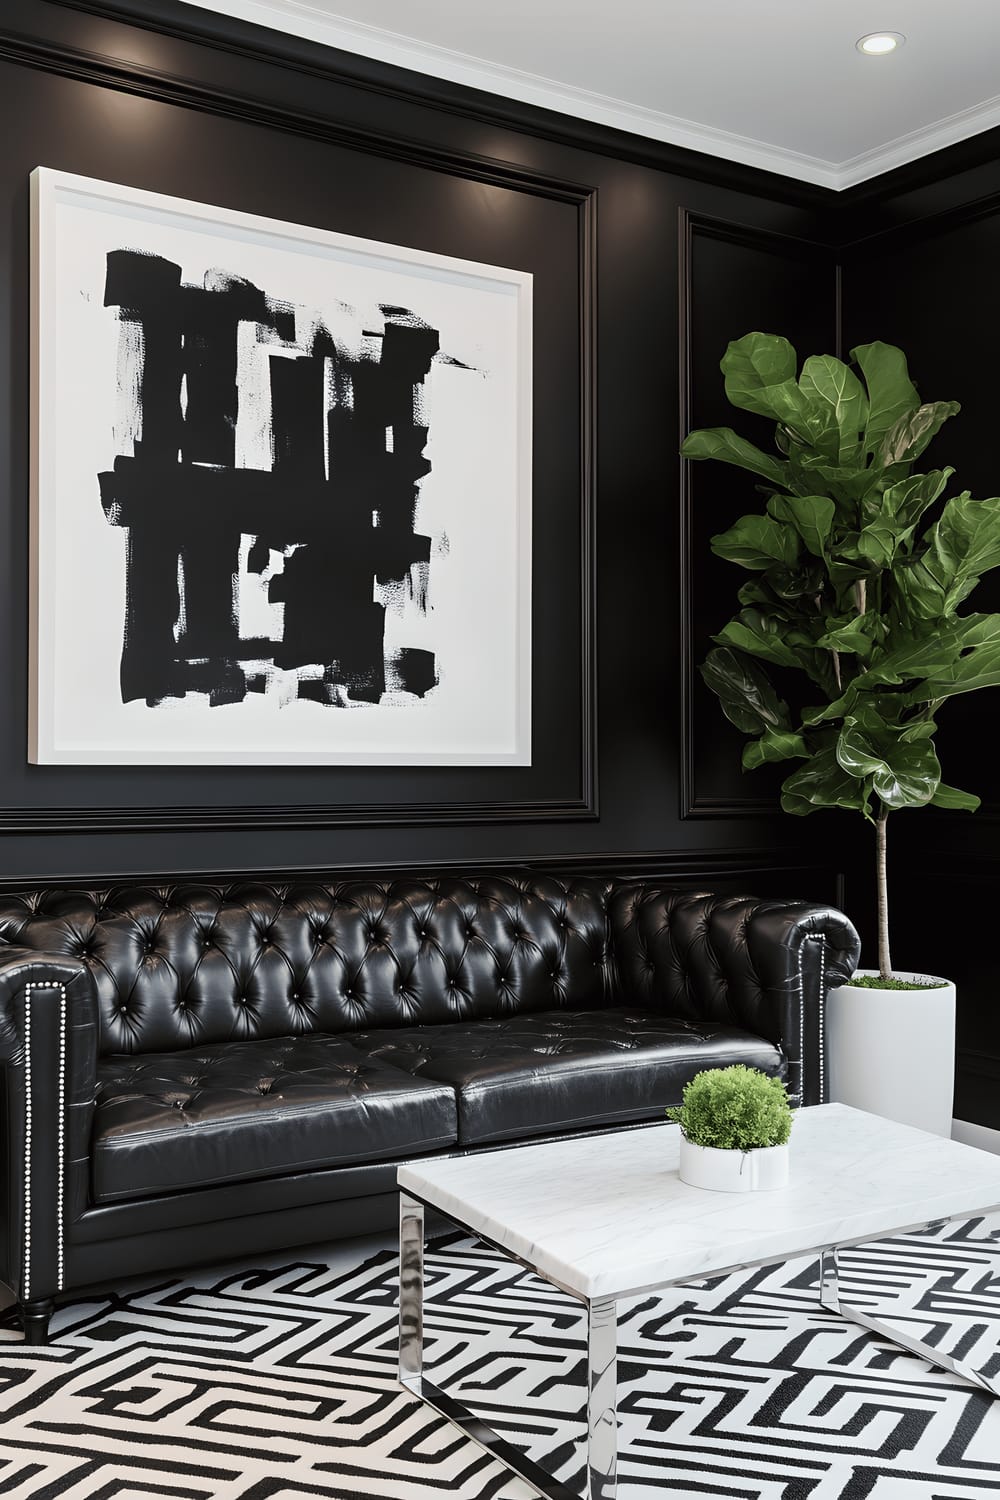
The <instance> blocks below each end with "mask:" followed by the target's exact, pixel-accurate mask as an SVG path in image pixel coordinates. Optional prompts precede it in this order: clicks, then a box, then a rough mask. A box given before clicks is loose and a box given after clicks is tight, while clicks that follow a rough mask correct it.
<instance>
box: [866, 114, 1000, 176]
mask: <svg viewBox="0 0 1000 1500" xmlns="http://www.w3.org/2000/svg"><path fill="white" fill-rule="evenodd" d="M997 125H1000V95H996V96H995V97H994V98H992V99H984V100H983V102H982V103H981V104H973V105H972V106H971V107H970V108H969V109H962V110H959V111H958V113H957V114H954V115H947V116H946V117H945V118H944V119H943V120H935V121H934V122H933V123H932V124H930V125H924V126H921V128H920V129H919V130H911V131H910V132H909V134H908V135H901V136H897V138H896V139H895V140H894V141H887V142H886V144H885V145H884V146H876V147H875V149H874V150H873V151H865V152H862V154H861V155H860V156H853V157H851V159H850V160H849V161H843V162H840V163H839V164H838V166H837V168H836V176H837V184H836V185H837V187H838V188H849V187H854V186H856V184H857V183H859V182H867V181H868V180H869V178H872V177H879V176H881V174H882V173H883V172H890V171H891V170H892V168H893V167H903V166H905V165H906V163H907V162H911V161H917V160H919V158H920V157H921V156H930V154H931V152H932V151H940V150H942V148H943V147H945V146H955V145H957V144H958V142H959V141H967V140H968V139H969V138H970V136H974V135H980V134H981V133H982V132H983V131H984V130H992V129H993V128H994V127H995V126H997Z"/></svg>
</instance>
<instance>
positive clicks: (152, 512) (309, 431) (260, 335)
mask: <svg viewBox="0 0 1000 1500" xmlns="http://www.w3.org/2000/svg"><path fill="white" fill-rule="evenodd" d="M104 301H105V306H107V307H113V308H116V309H117V310H118V318H119V320H120V322H121V330H122V332H121V337H122V340H123V347H127V348H128V349H130V350H131V351H132V355H133V370H134V371H137V376H136V378H135V379H134V380H133V382H132V385H131V386H129V383H128V381H126V380H125V378H124V377H123V375H122V368H121V365H120V368H119V392H118V395H119V401H120V402H128V401H131V403H132V407H133V410H132V412H131V430H132V431H133V432H134V433H135V435H136V436H135V440H134V444H133V451H132V452H131V453H119V455H118V456H117V457H116V459H115V461H114V467H113V470H112V471H111V472H108V473H103V474H101V475H100V492H101V503H102V505H103V508H104V512H105V515H106V517H107V519H108V521H109V523H110V524H111V525H112V526H117V527H122V528H124V530H125V531H126V534H127V547H126V559H127V561H126V568H127V578H126V609H125V622H124V630H123V646H122V657H121V693H122V701H123V702H131V701H136V700H141V701H145V703H146V704H147V705H149V706H150V707H155V706H158V705H160V704H163V703H165V702H167V701H168V700H177V699H181V698H184V697H185V695H187V694H189V693H200V694H206V695H207V699H208V702H209V703H210V704H212V705H220V704H229V703H238V702H241V701H243V700H244V699H247V698H249V697H251V695H259V694H262V693H266V692H267V691H268V689H269V686H270V685H271V684H272V683H273V682H274V681H275V680H277V679H278V678H279V677H280V678H281V681H282V683H283V684H284V691H285V694H286V697H285V701H288V694H289V691H290V693H291V696H292V697H293V698H297V699H300V700H306V701H310V702H314V703H317V704H322V705H326V706H329V707H341V708H343V707H349V706H350V705H352V704H378V703H380V702H382V701H384V700H386V699H388V701H392V702H393V703H400V702H407V701H410V702H412V701H413V700H414V699H419V698H424V697H426V695H427V694H428V693H430V692H431V691H432V690H433V688H434V687H435V685H436V684H437V682H438V680H439V665H438V662H437V660H436V658H435V655H434V653H433V652H431V651H428V650H425V649H420V648H418V647H416V646H403V647H399V646H397V647H395V648H393V649H392V650H389V649H388V648H387V644H386V630H385V615H386V607H387V604H388V605H390V606H391V604H392V602H393V600H394V599H395V600H397V601H398V600H399V599H401V598H403V597H406V598H407V599H408V600H413V601H415V603H416V605H417V606H418V607H419V609H421V610H422V611H423V612H424V613H426V611H427V608H428V603H427V590H428V580H429V570H430V566H431V538H430V537H428V536H424V535H421V534H419V533H418V532H417V530H416V522H415V515H416V504H417V497H418V487H419V483H420V481H421V480H422V479H423V478H424V476H425V475H427V474H428V472H429V470H430V464H429V463H428V461H427V459H426V458H425V456H424V447H425V444H426V442H427V437H428V429H427V427H426V426H425V425H424V424H423V423H422V421H421V417H422V414H423V406H424V402H423V388H424V382H425V380H426V377H427V375H428V372H429V371H430V368H431V364H432V361H434V360H435V359H438V360H445V361H447V362H448V363H450V364H456V363H459V362H458V361H456V360H453V359H451V358H449V357H448V356H447V355H445V354H443V353H442V351H441V350H440V339H439V334H438V332H437V330H435V329H434V328H431V327H429V326H428V325H427V324H426V323H424V322H422V321H421V320H420V318H418V317H417V316H416V315H415V314H414V313H412V312H411V311H409V310H408V309H406V308H400V307H395V306H383V307H382V308H381V309H380V311H381V315H382V319H383V320H384V321H383V326H382V328H381V329H380V330H378V331H374V330H372V331H369V332H367V333H366V334H365V336H364V339H363V341H362V348H361V352H360V355H359V354H358V352H357V350H356V349H355V350H349V349H347V348H345V347H344V344H343V341H342V340H338V338H337V337H335V335H334V334H333V333H332V332H331V331H330V330H329V328H328V327H326V326H325V324H324V323H323V321H322V320H321V319H320V318H318V316H317V315H316V314H315V313H312V312H310V311H309V310H308V309H305V308H301V307H296V306H292V305H290V304H288V303H287V302H283V301H280V300H276V299H273V298H271V297H269V296H268V295H267V294H266V293H265V292H264V291H262V290H261V289H260V288H258V287H256V286H254V285H252V284H251V283H250V282H248V281H246V280H243V279H241V278H239V277H236V276H231V275H228V274H226V273H224V272H221V271H213V272H210V273H209V274H208V275H206V276H205V278H204V281H203V284H200V285H191V284H187V283H185V281H184V280H183V275H182V270H181V267H180V266H179V265H176V264H174V263H173V262H171V261H169V260H167V259H165V258H163V257H161V256H158V255H152V254H148V253H143V252H138V251H135V250H129V249H119V250H114V251H112V252H110V253H109V254H108V256H107V280H106V287H105V297H104ZM246 325H251V331H252V335H253V338H254V339H255V340H256V341H257V343H258V344H259V345H261V346H264V348H263V352H262V361H263V363H262V365H261V368H262V369H263V370H264V371H265V372H266V374H265V384H266V387H267V389H266V393H265V394H266V396H267V398H268V401H269V411H270V419H269V438H270V456H271V466H270V468H265V467H259V468H250V467H239V466H238V465H237V452H236V432H237V419H238V416H239V413H240V407H241V401H243V400H249V399H250V398H251V395H252V394H253V393H252V392H249V391H247V390H244V389H242V388H241V374H240V363H239V352H238V351H239V339H240V331H241V328H243V329H244V330H245V328H246ZM268 345H273V346H274V351H273V352H271V351H269V350H268V349H267V348H266V346H268ZM289 346H292V347H291V348H290V347H289ZM241 549H242V554H243V558H244V563H243V567H244V575H245V576H248V575H254V576H255V577H256V578H257V579H258V580H259V582H260V596H261V597H262V598H266V600H267V602H268V603H269V604H271V605H279V606H281V608H280V610H275V611H274V612H273V613H272V615H271V617H270V618H272V619H274V620H276V621H280V624H276V625H275V626H274V628H272V629H268V630H267V631H266V632H265V633H263V634H250V635H249V636H248V635H247V633H246V621H245V620H243V621H241V597H240V588H239V577H240V559H241ZM265 574H267V578H266V588H265V579H264V575H265ZM289 684H291V687H290V689H289Z"/></svg>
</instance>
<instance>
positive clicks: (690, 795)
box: [0, 0, 836, 897]
mask: <svg viewBox="0 0 1000 1500" xmlns="http://www.w3.org/2000/svg"><path fill="white" fill-rule="evenodd" d="M130 10H131V12H133V13H134V16H135V17H141V19H142V22H143V24H142V25H136V24H132V23H131V22H130V21H129V20H128V19H122V17H123V16H124V17H127V15H128V13H129V11H130ZM0 38H2V40H0V139H2V140H3V141H4V146H5V149H4V152H3V156H2V161H0V212H2V222H3V232H2V234H0V273H2V277H3V282H4V284H5V295H4V297H3V301H2V304H0V306H2V308H3V312H4V315H5V317H6V318H8V319H9V327H7V328H5V329H4V330H3V335H2V347H3V348H4V349H5V351H7V358H6V359H5V361H4V364H3V366H2V370H3V375H2V379H3V380H4V382H5V385H6V386H7V388H6V389H4V390H3V391H0V471H2V472H3V474H4V475H5V477H6V479H7V483H6V484H5V485H4V492H5V502H6V504H5V512H4V527H5V541H6V544H7V545H6V546H5V548H4V549H3V557H4V563H3V566H4V567H5V569H6V573H5V584H6V587H5V588H4V590H3V605H2V608H0V632H2V639H0V660H2V661H3V662H4V663H5V664H7V667H8V672H9V676H8V680H7V688H6V692H5V695H4V709H5V712H4V714H3V716H2V718H0V788H2V794H0V796H2V801H3V803H4V804H5V807H4V810H3V812H2V814H0V828H3V830H4V835H3V839H2V843H0V851H2V865H0V878H4V877H5V878H7V879H13V880H18V881H20V880H22V879H30V878H32V877H36V876H39V877H52V876H63V875H68V876H72V875H82V876H85V875H96V874H102V873H109V874H113V873H124V872H127V871H156V872H164V873H166V872H171V871H198V870H201V871H219V870H237V869H269V870H270V869H278V868H285V867H287V868H301V867H303V866H312V867H319V868H332V867H345V866H348V867H350V866H356V865H362V864H374V865H384V864H387V863H398V864H432V863H435V864H436V863H441V862H446V861H452V860H462V861H469V860H476V861H479V860H490V861H507V862H510V861H512V860H516V859H520V858H544V859H547V860H549V861H554V862H569V861H582V862H588V861H589V862H594V860H595V859H596V860H597V862H601V861H603V860H605V859H606V858H607V857H609V856H615V855H621V856H622V857H623V858H624V859H625V860H626V862H627V861H632V862H639V863H645V864H647V865H649V864H653V865H658V866H661V867H662V868H664V869H667V870H670V871H672V872H673V873H676V874H680V875H690V876H691V877H692V878H707V877H709V876H718V875H720V874H728V875H731V876H732V878H733V879H734V880H737V881H738V882H739V883H740V884H746V881H747V880H751V882H752V883H756V884H760V883H761V882H762V881H763V882H764V883H765V884H766V883H767V882H768V881H769V880H770V881H771V883H772V884H773V883H774V882H776V883H777V884H778V885H779V886H783V887H784V888H785V889H795V890H800V889H801V890H804V889H806V888H807V887H808V889H809V890H810V892H811V893H815V894H818V895H823V896H828V897H829V896H833V895H835V894H836V886H835V883H834V880H833V873H834V872H833V871H832V868H831V866H830V864H829V862H828V861H827V859H826V858H825V855H821V856H819V857H817V855H816V854H815V853H814V852H813V844H812V842H811V841H810V840H808V839H807V838H806V837H804V831H803V830H802V829H800V828H798V827H794V828H792V827H789V826H788V824H787V822H786V821H785V820H776V819H775V818H774V815H773V812H772V813H768V812H767V811H763V812H762V811H761V808H760V804H759V792H758V790H757V789H754V788H752V787H749V786H744V784H743V781H742V778H741V773H740V771H739V767H738V757H734V756H733V755H731V754H730V753H729V751H730V749H731V748H732V741H731V740H730V741H729V742H727V743H725V744H723V742H722V735H723V733H724V726H723V728H722V729H720V724H719V716H718V714H717V712H716V711H715V708H714V705H713V704H711V703H710V702H705V701H703V699H702V698H701V697H700V696H699V694H698V692H697V688H696V687H695V685H694V682H693V674H692V663H693V661H695V660H696V659H697V658H698V656H699V654H700V653H701V652H702V651H703V650H704V645H705V637H706V636H707V633H708V631H709V630H710V629H711V628H712V627H713V625H714V624H717V623H718V622H719V621H720V620H721V619H723V618H725V614H726V612H727V610H728V607H729V601H730V595H731V591H732V588H733V580H731V579H727V578H722V579H717V578H711V577H708V575H706V577H705V578H704V579H703V578H702V577H701V575H700V572H699V568H700V565H701V561H702V557H703V554H704V552H705V538H706V536H707V535H708V534H710V532H711V531H713V530H715V529H717V527H718V526H719V525H721V524H727V523H728V517H730V516H731V515H733V514H735V513H736V512H737V511H738V510H739V508H740V506H741V504H742V503H743V502H742V498H741V496H742V495H745V494H746V493H747V488H746V487H745V486H743V487H742V488H741V487H740V486H739V485H734V484H733V483H732V481H731V480H727V479H726V477H725V476H708V475H705V476H701V475H699V476H698V477H697V480H696V482H695V484H694V485H693V486H692V488H691V489H690V490H688V491H686V492H685V493H684V494H683V495H682V492H681V472H680V464H679V460H678V457H677V450H678V445H679V441H680V436H681V429H682V426H683V424H684V423H686V422H688V421H689V420H691V421H697V422H703V421H708V420H710V419H713V418H714V417H715V416H716V415H720V414H721V378H720V376H719V373H718V360H719V357H720V355H721V354H722V351H723V349H724V347H725V344H726V342H727V340H728V339H729V338H730V337H732V336H733V334H734V332H735V333H740V332H743V331H745V330H747V329H749V328H751V327H753V326H757V325H759V324H761V323H762V322H763V323H765V324H767V323H776V324H780V325H781V326H783V327H784V328H786V329H787V330H789V331H790V333H791V335H792V336H793V337H801V340H802V342H803V343H804V344H807V343H808V344H811V343H814V342H815V341H817V340H818V341H819V342H821V343H824V344H826V343H829V342H830V341H831V340H833V339H834V338H835V309H836V297H835V271H834V265H833V261H832V258H831V256H830V255H829V253H828V252H825V251H822V250H820V249H818V248H817V245H816V243H815V242H817V241H818V240H820V239H821V238H822V233H823V231H822V213H823V206H824V198H825V195H824V194H822V193H819V192H815V191H813V190H810V189H806V188H800V187H799V186H797V185H796V184H792V183H790V182H786V181H784V180H781V179H777V178H769V177H768V176H766V175H765V174H760V173H755V172H753V171H749V170H744V169H742V168H736V167H733V166H732V165H730V164H726V163H722V162H716V161H713V160H711V159H708V158H704V159H702V158H698V157H696V156H692V155H690V154H686V153H683V152H672V151H670V150H668V149H666V148H663V149H662V150H661V149H660V148H655V147H652V146H648V145H647V144H646V143H643V142H641V141H638V140H636V139H633V138H631V137H620V138H616V137H614V136H612V135H610V134H609V133H607V132H601V131H598V130H592V131H589V134H590V137H591V139H590V140H589V141H587V142H586V143H584V138H585V137H586V136H587V134H588V130H589V127H582V126H579V125H575V124H574V122H572V121H568V120H563V119H561V118H557V117H554V116H553V117H546V116H545V115H543V114H540V113H538V112H532V111H528V110H521V109H520V108H519V107H516V106H512V105H505V104H503V103H502V102H501V101H496V100H492V99H489V98H487V97H486V96H482V97H480V96H477V95H475V94H472V93H470V92H468V91H462V90H457V89H451V88H450V87H449V86H448V85H444V84H441V85H435V84H434V83H433V81H431V80H428V79H424V78H419V77H417V76H410V75H406V74H402V73H399V72H396V71H393V70H390V69H386V68H383V67H381V66H380V65H377V64H373V63H372V64H369V63H366V62H365V61H364V60H363V59H358V58H348V57H344V56H341V55H339V54H336V53H333V52H329V51H323V50H321V49H318V48H315V47H310V46H307V45H306V44H305V43H298V42H295V41H292V40H290V39H282V38H280V37H278V36H277V34H274V33H265V32H262V31H256V30H254V29H253V28H249V27H243V26H240V25H237V24H235V23H232V22H229V21H226V20H225V19H223V18H218V17H212V16H210V15H208V14H207V13H205V12H203V11H201V10H196V9H193V8H190V7H188V6H185V5H178V4H163V5H162V6H161V5H159V4H155V3H153V4H151V3H146V4H142V5H140V4H138V3H135V4H133V5H132V6H131V7H129V6H115V5H99V4H86V3H82V4H75V3H74V4H70V3H48V0H7V3H6V5H5V8H4V10H3V13H2V20H0ZM279 52H280V53H281V57H280V64H279V61H278V53H279ZM574 132H578V133H579V135H580V138H581V140H580V143H575V142H574V140H573V139H572V136H573V133H574ZM39 164H43V165H46V166H49V167H55V168H60V169H63V170H67V171H72V172H78V173H82V174H85V175H88V176H93V177H99V178H105V179H108V180H111V181H115V182H122V183H126V184H131V185H135V186H138V187H142V188H148V189H152V190H154V191H158V192H166V193H171V194H175V195H177V196H180V197H190V198H195V199H200V200H202V201H206V202H209V203H213V204H221V205H224V206H226V207H231V208H235V209H242V210H247V211H250V212H255V213H261V214H265V215H268V216H271V217H274V218H278V219H288V220H292V221H297V222H304V223H308V224H314V225H319V226H322V227H329V228H332V229H337V230H341V231H345V232H347V233H351V234H359V235H364V236H368V237H371V238H374V239H381V240H386V241H390V242H394V243H400V244H406V245H414V246H417V247H420V248H426V249H429V250H433V251H440V252H444V253H446V254H451V255H458V256H462V257H466V258H469V259H472V260H483V261H487V262H493V263H496V264H500V265H509V266H514V267H518V268H523V269H526V270H529V271H531V272H532V273H533V275H534V278H535V305H536V308H537V315H536V325H535V349H536V368H535V390H536V405H535V413H534V430H535V441H534V495H535V523H534V538H533V540H534V570H535V583H534V636H535V652H534V716H535V726H536V727H535V737H534V763H533V765H532V766H531V767H530V768H528V769H514V770H509V769H490V768H468V769H462V768H459V769H454V770H449V769H435V768H423V769H417V770H400V769H393V768H378V769H364V768H323V767H307V768H302V769H288V768H273V769H271V768H246V767H241V768H232V769H230V768H202V769H199V768H170V767H144V768H142V767H137V768H130V767H122V768H111V767H89V768H87V767H44V766H43V767H36V766H28V765H27V763H26V757H25V734H26V718H25V716H26V699H27V685H26V641H27V602H26V583H27V576H26V575H27V567H26V545H27V465H28V409H29V392H28V386H27V370H28V343H27V340H28V313H27V296H26V294H27V286H28V275H29V263H28V175H29V173H30V171H31V170H32V168H33V167H35V166H37V165H39ZM717 593H718V594H720V597H719V598H718V601H717V603H716V605H714V606H713V604H712V599H713V595H715V594H717ZM720 809H721V811H722V812H723V814H724V816H721V817H720V816H717V815H716V814H717V813H718V811H719V810H720ZM706 813H707V814H710V815H711V816H708V817H706V816H705V814H706ZM772 877H773V878H772Z"/></svg>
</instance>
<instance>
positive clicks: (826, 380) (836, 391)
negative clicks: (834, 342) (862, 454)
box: [799, 354, 868, 464]
mask: <svg viewBox="0 0 1000 1500" xmlns="http://www.w3.org/2000/svg"><path fill="white" fill-rule="evenodd" d="M799 389H800V390H801V391H802V393H803V395H805V396H806V397H807V398H809V399H810V400H811V401H812V402H813V403H814V404H815V405H816V406H817V407H818V409H819V410H820V411H821V412H822V411H823V408H824V406H825V407H828V408H829V413H828V416H829V420H828V421H826V422H824V424H823V426H824V430H829V428H830V427H831V426H832V427H833V428H834V429H835V430H836V432H837V437H838V442H837V451H836V453H834V454H833V455H832V456H833V457H834V458H835V459H836V461H837V463H838V464H843V463H844V462H845V461H846V460H847V459H849V458H850V457H851V456H852V454H855V453H856V452H857V450H858V446H859V443H860V440H861V432H862V429H863V428H864V426H865V423H866V422H867V420H868V398H867V396H866V395H865V393H864V389H863V387H862V385H861V381H860V380H859V379H858V377H857V376H856V375H855V373H854V371H853V370H851V369H850V368H849V367H848V366H847V365H845V364H844V363H843V362H842V361H841V360H839V359H835V358H834V357H833V355H832V354H814V355H812V357H811V358H809V359H807V360H806V362H805V364H804V365H803V366H802V374H801V375H800V376H799Z"/></svg>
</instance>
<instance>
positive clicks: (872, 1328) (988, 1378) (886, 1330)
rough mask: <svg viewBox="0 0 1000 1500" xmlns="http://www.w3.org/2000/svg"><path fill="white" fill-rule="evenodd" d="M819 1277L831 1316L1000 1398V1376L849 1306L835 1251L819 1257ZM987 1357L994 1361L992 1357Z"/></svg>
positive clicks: (822, 1298)
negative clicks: (836, 1316) (944, 1352)
mask: <svg viewBox="0 0 1000 1500" xmlns="http://www.w3.org/2000/svg"><path fill="white" fill-rule="evenodd" d="M929 1227H933V1226H929ZM819 1274H820V1292H819V1300H820V1302H821V1304H822V1306H823V1307H825V1308H827V1309H828V1310H829V1311H830V1312H835V1313H839V1314H840V1316H841V1317H842V1318H846V1319H847V1320H848V1322H850V1323H857V1324H859V1325H860V1326H861V1327H862V1328H867V1329H868V1331H869V1333H875V1334H878V1336H879V1338H883V1339H885V1340H886V1341H887V1342H888V1343H890V1344H895V1345H897V1347H898V1348H900V1349H905V1350H906V1352H907V1353H908V1354H917V1355H919V1356H920V1358H921V1359H923V1360H926V1361H927V1363H928V1364H929V1365H937V1366H938V1367H939V1369H942V1370H950V1371H951V1373H952V1374H953V1375H960V1376H961V1377H962V1379H963V1380H968V1381H969V1382H970V1383H971V1384H972V1385H977V1386H979V1387H980V1388H981V1389H982V1390H986V1391H989V1392H990V1394H991V1395H992V1396H1000V1375H997V1374H994V1373H992V1372H990V1373H987V1372H986V1371H985V1370H977V1369H976V1368H975V1366H973V1365H971V1364H967V1363H964V1362H963V1361H962V1360H958V1359H952V1357H951V1355H950V1354H943V1353H942V1352H941V1351H940V1350H939V1349H937V1348H936V1347H935V1346H934V1345H933V1344H927V1343H924V1341H923V1340H922V1339H918V1338H914V1337H913V1335H912V1334H908V1333H904V1332H903V1330H902V1329H901V1328H899V1327H897V1326H895V1325H894V1324H892V1323H889V1322H885V1321H883V1320H882V1319H880V1318H873V1317H872V1315H871V1313H868V1312H864V1311H863V1310H862V1309H861V1308H860V1307H853V1306H852V1305H851V1303H850V1302H848V1301H846V1299H845V1298H844V1296H843V1294H842V1289H841V1283H840V1278H839V1274H838V1266H837V1251H836V1249H832V1250H824V1251H823V1253H822V1255H821V1256H820V1262H819ZM988 1357H989V1358H990V1360H991V1361H992V1355H990V1356H988Z"/></svg>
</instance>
